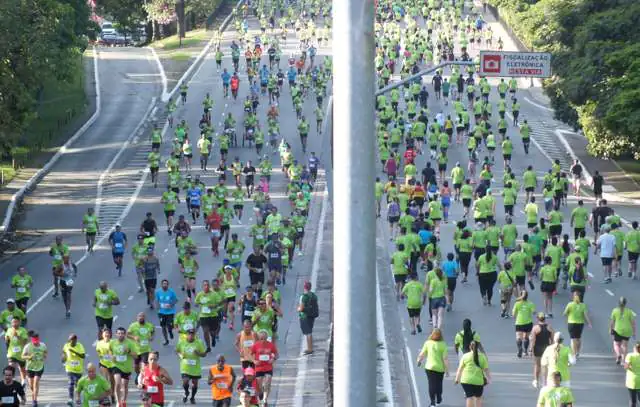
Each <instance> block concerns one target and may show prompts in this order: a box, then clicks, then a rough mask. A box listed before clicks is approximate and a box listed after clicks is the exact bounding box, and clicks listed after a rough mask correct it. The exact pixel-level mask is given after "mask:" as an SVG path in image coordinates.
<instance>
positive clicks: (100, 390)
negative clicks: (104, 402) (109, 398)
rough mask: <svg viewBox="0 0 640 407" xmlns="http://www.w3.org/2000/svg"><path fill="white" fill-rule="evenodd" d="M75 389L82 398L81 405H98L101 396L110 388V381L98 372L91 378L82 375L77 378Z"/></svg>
mask: <svg viewBox="0 0 640 407" xmlns="http://www.w3.org/2000/svg"><path fill="white" fill-rule="evenodd" d="M76 389H77V390H78V392H79V393H80V397H81V398H82V407H98V403H97V402H98V401H99V400H100V399H101V396H102V395H103V394H105V393H107V392H109V391H110V390H111V383H109V381H108V380H107V379H105V378H104V376H102V375H100V374H97V375H96V377H95V378H94V379H93V380H92V379H90V378H89V376H83V377H82V378H80V380H78V384H77V387H76Z"/></svg>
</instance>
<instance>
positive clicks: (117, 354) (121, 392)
mask: <svg viewBox="0 0 640 407" xmlns="http://www.w3.org/2000/svg"><path fill="white" fill-rule="evenodd" d="M109 350H110V351H111V354H112V355H113V360H114V364H113V379H114V383H115V386H114V393H115V396H116V402H117V403H118V405H120V406H122V405H124V406H125V407H126V405H127V397H128V396H129V378H130V377H131V373H132V372H133V361H134V360H135V359H136V358H137V357H138V354H137V353H136V351H137V347H136V344H135V343H134V342H133V341H132V340H131V339H129V338H127V330H126V329H125V328H123V327H119V328H118V329H116V338H115V339H113V340H112V341H111V342H110V343H109Z"/></svg>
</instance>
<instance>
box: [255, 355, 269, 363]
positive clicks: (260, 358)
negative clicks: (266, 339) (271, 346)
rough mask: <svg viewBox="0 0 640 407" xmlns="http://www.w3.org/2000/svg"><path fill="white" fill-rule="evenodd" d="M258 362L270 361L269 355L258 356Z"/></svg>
mask: <svg viewBox="0 0 640 407" xmlns="http://www.w3.org/2000/svg"><path fill="white" fill-rule="evenodd" d="M258 360H259V361H261V362H268V361H269V360H271V356H270V355H260V356H258Z"/></svg>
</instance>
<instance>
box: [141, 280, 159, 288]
mask: <svg viewBox="0 0 640 407" xmlns="http://www.w3.org/2000/svg"><path fill="white" fill-rule="evenodd" d="M157 286H158V279H157V278H149V279H145V280H144V288H145V289H146V290H147V291H155V289H156V287H157Z"/></svg>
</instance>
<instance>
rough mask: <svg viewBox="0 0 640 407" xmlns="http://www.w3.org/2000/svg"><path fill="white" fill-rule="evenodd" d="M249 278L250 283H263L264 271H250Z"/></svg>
mask: <svg viewBox="0 0 640 407" xmlns="http://www.w3.org/2000/svg"><path fill="white" fill-rule="evenodd" d="M249 279H250V280H251V285H256V284H258V283H260V284H264V272H262V273H256V272H255V271H250V272H249Z"/></svg>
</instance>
